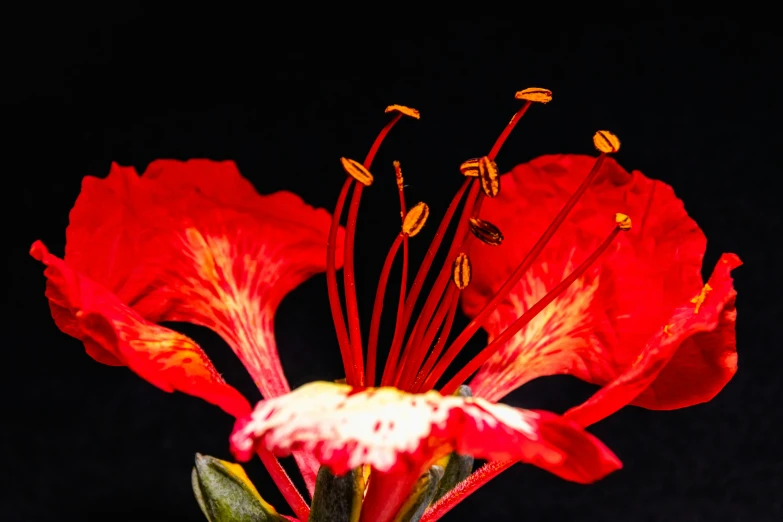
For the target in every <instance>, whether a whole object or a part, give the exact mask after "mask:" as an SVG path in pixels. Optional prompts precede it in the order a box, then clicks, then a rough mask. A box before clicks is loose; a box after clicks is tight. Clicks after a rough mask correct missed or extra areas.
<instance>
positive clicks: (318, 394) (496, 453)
mask: <svg viewBox="0 0 783 522" xmlns="http://www.w3.org/2000/svg"><path fill="white" fill-rule="evenodd" d="M231 448H232V451H233V453H234V455H235V456H236V457H237V459H238V460H241V461H246V460H248V459H250V458H251V457H252V455H253V453H254V452H255V451H256V449H257V448H265V449H268V450H270V451H272V452H273V453H275V454H277V455H280V456H284V455H288V454H289V453H291V452H292V451H295V450H298V449H304V450H306V451H307V452H308V453H312V454H313V455H315V457H316V458H317V459H318V460H319V461H320V462H321V464H323V465H326V466H328V467H329V468H330V469H331V470H332V471H333V472H334V473H336V474H342V473H345V472H346V471H348V470H350V469H353V468H355V467H358V466H361V465H365V464H366V465H370V466H372V468H373V469H374V470H376V471H378V472H381V473H402V474H406V475H410V476H418V474H420V473H421V472H422V471H423V470H424V469H426V468H428V467H429V466H430V465H431V464H432V463H433V462H434V461H435V460H437V459H438V458H440V457H441V456H443V455H445V454H448V453H450V452H452V451H456V452H458V453H461V454H466V455H473V456H475V457H477V458H481V459H488V460H497V459H509V458H513V459H516V460H520V461H523V462H528V463H531V464H534V465H536V466H539V467H542V468H544V469H546V470H548V471H550V472H552V473H554V474H556V475H558V476H560V477H563V478H565V479H568V480H573V481H577V482H592V481H594V480H597V479H599V478H601V477H603V476H604V475H606V474H607V473H610V472H611V471H614V470H616V469H618V468H619V467H620V466H621V465H620V462H619V460H618V459H617V457H615V456H614V454H612V452H611V451H610V450H609V449H607V448H606V447H605V446H604V445H603V444H602V443H601V442H600V441H598V440H597V439H596V438H595V437H593V436H592V435H590V434H588V433H587V432H585V431H584V430H582V429H581V428H580V427H579V426H577V425H576V424H574V423H572V422H569V421H566V420H564V419H563V418H561V417H558V416H557V415H554V414H552V413H547V412H538V411H530V410H522V409H518V408H512V407H510V406H505V405H502V404H492V403H490V402H488V401H486V400H483V399H479V398H473V397H456V396H446V397H444V396H441V395H440V394H439V393H437V392H435V391H430V392H427V393H425V394H408V393H404V392H401V391H399V390H397V389H394V388H368V389H355V388H351V387H350V386H347V385H343V384H334V383H326V382H315V383H310V384H307V385H304V386H302V387H301V388H298V389H297V390H294V391H293V392H291V393H289V394H287V395H284V396H281V397H277V398H274V399H269V400H264V401H261V402H259V404H258V405H257V406H256V408H255V410H254V411H253V413H252V414H250V415H249V416H247V417H246V418H243V419H239V420H238V421H237V424H236V426H235V429H234V433H233V434H232V436H231Z"/></svg>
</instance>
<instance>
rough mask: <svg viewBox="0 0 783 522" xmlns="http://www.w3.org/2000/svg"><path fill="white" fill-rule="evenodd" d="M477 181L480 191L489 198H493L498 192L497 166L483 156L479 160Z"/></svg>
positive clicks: (498, 175)
mask: <svg viewBox="0 0 783 522" xmlns="http://www.w3.org/2000/svg"><path fill="white" fill-rule="evenodd" d="M479 179H480V180H481V189H482V190H483V191H484V194H486V195H487V196H488V197H490V198H494V197H495V196H497V195H498V193H499V192H500V173H499V172H498V166H497V164H496V163H495V162H494V161H492V160H490V159H489V158H488V157H486V156H484V157H483V158H481V159H480V160H479Z"/></svg>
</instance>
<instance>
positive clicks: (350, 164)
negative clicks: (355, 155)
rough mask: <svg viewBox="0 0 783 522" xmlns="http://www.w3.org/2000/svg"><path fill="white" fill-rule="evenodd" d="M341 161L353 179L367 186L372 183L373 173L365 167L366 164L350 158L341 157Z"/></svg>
mask: <svg viewBox="0 0 783 522" xmlns="http://www.w3.org/2000/svg"><path fill="white" fill-rule="evenodd" d="M340 162H341V163H342V164H343V169H345V172H347V173H348V175H350V176H351V177H352V178H353V179H355V180H356V181H358V182H359V183H361V184H362V185H364V186H365V187H369V186H370V185H372V182H373V179H374V178H373V175H372V174H370V171H369V170H367V169H366V168H364V165H362V164H361V163H359V162H358V161H356V160H352V159H348V158H340Z"/></svg>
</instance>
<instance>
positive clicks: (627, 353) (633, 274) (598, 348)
mask: <svg viewBox="0 0 783 522" xmlns="http://www.w3.org/2000/svg"><path fill="white" fill-rule="evenodd" d="M594 161H595V160H594V158H591V157H588V156H578V155H559V156H543V157H540V158H538V159H536V160H533V161H532V162H530V163H528V164H524V165H520V166H517V167H515V168H514V170H513V171H512V172H511V173H510V174H508V175H504V176H503V180H502V186H503V190H502V191H501V193H500V195H499V196H498V197H496V198H494V199H493V200H492V201H488V202H486V204H485V205H484V207H483V208H482V218H485V217H486V219H488V220H489V221H491V222H492V223H495V224H496V225H498V226H499V227H500V229H501V230H503V232H504V233H505V235H506V239H505V241H504V243H503V245H502V246H501V247H499V248H500V250H498V249H497V248H495V249H490V248H488V247H485V246H484V245H481V244H479V243H476V246H475V247H474V248H473V250H472V252H471V260H472V262H473V281H472V283H471V285H470V286H469V287H468V288H467V289H466V290H465V291H464V292H463V307H464V309H465V311H466V313H468V315H471V316H472V315H475V314H476V313H478V311H479V310H480V309H481V308H482V307H483V305H484V303H486V302H487V301H488V300H489V298H490V297H491V295H492V294H494V292H495V291H496V290H498V289H499V288H500V286H501V285H502V283H503V282H504V281H505V279H506V278H507V276H508V275H509V274H510V273H511V271H512V270H513V269H514V268H515V267H516V266H517V265H518V263H519V262H520V261H521V259H522V258H523V257H524V255H525V254H526V253H527V252H528V251H529V250H530V248H531V247H532V245H533V243H534V242H535V241H536V240H537V239H538V238H539V236H540V234H541V233H542V232H543V230H544V229H545V228H546V227H547V225H548V224H549V222H550V221H551V220H552V218H553V217H554V216H555V214H556V213H557V212H558V211H559V210H560V209H561V208H562V206H563V204H564V203H565V202H566V200H567V199H568V197H569V196H570V195H571V194H572V193H573V192H574V191H575V190H576V187H577V186H578V184H579V183H580V182H581V181H582V180H583V179H584V177H585V176H586V175H587V173H588V171H589V170H590V168H591V167H592V165H593V163H594ZM615 212H622V213H624V214H627V215H629V216H630V217H631V219H632V221H633V225H634V226H633V229H632V230H630V231H629V232H627V233H624V234H621V235H620V236H619V237H618V239H617V246H616V249H615V251H613V252H610V253H607V254H605V255H604V256H603V257H602V258H601V259H600V260H599V261H598V263H596V265H594V266H593V267H592V268H591V269H590V270H589V271H588V272H587V273H586V274H585V275H584V276H583V277H582V278H581V279H579V280H578V281H576V282H575V283H574V284H573V285H571V287H570V288H569V289H568V290H567V291H566V292H564V293H563V294H562V295H560V296H559V297H558V298H557V299H556V300H555V301H554V302H553V303H552V304H550V305H549V306H548V307H547V308H546V309H545V310H544V311H543V312H542V313H541V314H539V315H538V316H537V317H536V318H535V319H534V320H533V321H531V323H530V324H528V325H527V327H526V328H524V329H523V330H522V331H520V332H519V334H517V336H516V337H515V338H514V339H513V340H512V341H511V342H509V343H508V344H507V345H506V346H505V347H503V348H502V349H501V351H500V352H499V353H497V354H496V355H495V356H494V357H493V358H491V359H490V360H489V361H487V363H486V364H485V365H484V366H483V367H482V368H481V370H479V373H478V374H477V375H476V377H475V378H474V379H473V381H472V382H471V387H472V388H473V390H474V393H475V394H476V395H479V396H482V397H486V398H488V399H491V400H498V399H500V398H501V397H503V396H505V395H506V394H508V393H509V392H510V391H512V390H514V389H516V388H517V387H519V386H521V385H522V384H524V383H525V382H527V381H529V380H531V379H534V378H536V377H540V376H544V375H553V374H564V373H567V374H571V375H574V376H576V377H578V378H580V379H584V380H586V381H588V382H592V383H595V384H606V383H608V382H611V381H613V380H614V379H615V378H617V377H618V375H620V374H622V373H623V372H624V371H625V370H626V369H627V368H628V367H629V366H630V365H631V364H632V363H634V361H635V360H636V359H637V358H638V356H639V353H640V352H641V351H642V350H643V349H644V347H645V345H647V343H648V340H649V339H650V338H651V336H653V335H655V334H656V332H659V331H660V330H661V329H662V327H663V326H664V325H665V324H668V323H669V322H670V317H671V315H672V313H673V312H674V310H675V309H676V308H677V307H679V306H680V305H681V304H682V303H687V302H688V301H689V300H690V299H691V298H692V297H693V296H694V295H696V294H697V293H698V292H699V290H700V289H701V287H702V279H701V262H702V258H703V255H704V249H705V245H706V240H705V237H704V234H703V233H702V232H701V230H700V229H699V227H698V225H696V223H695V222H694V221H693V220H692V219H690V218H689V217H688V215H687V214H686V212H685V209H684V207H683V205H682V202H681V201H680V200H679V199H677V197H676V196H675V195H674V192H673V190H672V188H671V187H669V186H668V185H666V184H664V183H661V182H659V181H654V180H651V179H649V178H647V177H645V176H644V175H643V174H642V173H640V172H638V171H634V172H633V173H631V174H629V173H628V172H626V171H625V170H624V169H623V168H622V167H620V166H619V165H618V164H617V163H616V162H615V161H614V160H613V159H611V158H607V159H606V161H605V163H604V166H603V170H602V173H601V174H600V175H599V176H598V178H597V179H596V181H595V182H594V184H593V185H592V186H591V187H590V188H589V189H588V191H587V192H586V193H585V195H584V196H583V198H582V199H581V200H580V201H579V203H578V204H577V206H576V207H575V208H574V210H573V211H572V212H571V214H570V215H569V217H568V219H567V220H566V222H565V223H564V224H563V226H562V227H561V228H560V229H559V230H558V232H557V233H556V234H555V236H554V238H553V239H552V241H551V242H550V244H549V245H548V246H547V248H546V249H545V250H544V252H543V253H542V255H541V256H540V257H539V259H538V260H537V261H536V263H535V264H534V265H533V267H532V268H531V269H530V271H529V272H528V273H527V274H526V276H525V277H523V279H522V280H521V281H520V282H519V283H518V284H517V286H516V287H515V289H514V290H513V291H512V293H511V294H510V295H509V296H508V297H507V298H506V299H505V300H504V302H503V303H502V304H501V306H500V307H499V308H498V309H497V310H496V311H495V313H493V314H492V315H491V316H490V318H489V319H488V320H487V322H486V324H485V325H484V327H485V328H486V330H487V332H488V333H489V337H490V339H492V338H494V337H496V336H497V335H499V334H500V333H501V332H502V331H503V330H504V329H505V328H506V326H508V325H509V324H510V323H511V322H513V321H514V319H516V318H517V317H519V315H520V314H521V313H523V312H524V311H525V310H526V309H527V308H528V307H529V306H530V305H532V304H533V303H535V302H536V301H537V300H538V299H540V298H541V297H542V296H543V295H544V294H545V293H546V291H547V290H548V289H550V288H552V287H553V286H555V285H556V284H557V283H559V282H560V281H561V280H562V278H563V277H564V276H565V275H566V274H568V273H569V272H570V271H571V270H572V268H574V267H575V266H576V265H578V264H579V262H580V261H582V260H583V259H584V258H586V257H587V256H588V255H589V254H590V253H591V252H592V251H593V250H594V249H595V247H596V246H597V244H598V243H599V242H600V241H601V240H602V239H603V234H605V232H606V230H607V227H609V226H611V224H613V216H614V213H615ZM689 346H694V345H692V344H691V343H683V344H682V345H681V348H680V349H681V350H682V351H683V353H682V354H681V355H679V356H677V357H673V358H672V359H671V361H670V363H669V365H670V368H667V370H666V372H664V373H661V375H660V378H661V379H663V378H664V376H665V375H667V374H670V375H687V380H689V381H690V382H689V386H677V387H676V388H667V391H666V392H665V393H663V395H657V397H658V400H657V401H656V402H655V407H658V408H666V407H681V406H686V405H688V404H694V403H696V402H701V401H703V400H704V397H705V396H706V395H709V394H714V393H715V392H716V391H717V390H718V389H720V387H722V386H723V385H724V384H725V382H726V376H725V374H724V373H723V372H720V371H717V372H716V371H714V369H715V368H720V367H722V365H723V360H724V358H725V356H724V354H723V353H722V350H723V349H722V348H721V349H716V350H705V351H700V349H699V348H695V349H692V348H689ZM726 349H728V350H730V351H732V352H734V345H733V343H732V344H731V346H728V345H727V347H726ZM695 353H699V354H700V355H699V356H695V355H693V354H695ZM663 383H664V381H661V384H663ZM653 384H654V385H656V386H654V389H655V390H656V393H657V391H658V389H659V387H658V386H657V382H656V383H653ZM643 397H644V396H643ZM629 399H630V398H629ZM640 400H641V398H640ZM641 404H643V405H645V406H650V405H651V404H653V403H652V402H651V401H649V400H648V401H647V402H642V403H641Z"/></svg>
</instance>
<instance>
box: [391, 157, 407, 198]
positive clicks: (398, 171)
mask: <svg viewBox="0 0 783 522" xmlns="http://www.w3.org/2000/svg"><path fill="white" fill-rule="evenodd" d="M392 165H394V175H395V177H396V178H397V190H399V191H400V192H402V188H403V186H404V185H403V183H402V169H401V168H400V162H399V161H396V160H395V161H394V162H393V163H392Z"/></svg>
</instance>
